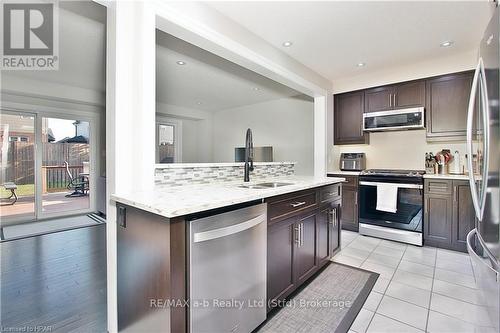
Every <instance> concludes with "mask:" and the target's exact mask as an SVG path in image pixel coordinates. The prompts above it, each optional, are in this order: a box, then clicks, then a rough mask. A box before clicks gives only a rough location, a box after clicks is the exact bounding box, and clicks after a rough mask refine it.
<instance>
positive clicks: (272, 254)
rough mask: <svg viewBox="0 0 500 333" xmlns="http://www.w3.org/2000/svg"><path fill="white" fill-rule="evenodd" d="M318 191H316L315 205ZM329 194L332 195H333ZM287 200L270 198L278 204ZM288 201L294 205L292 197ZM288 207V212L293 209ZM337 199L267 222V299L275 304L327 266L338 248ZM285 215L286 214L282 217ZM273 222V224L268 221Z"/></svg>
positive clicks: (338, 201) (338, 214)
mask: <svg viewBox="0 0 500 333" xmlns="http://www.w3.org/2000/svg"><path fill="white" fill-rule="evenodd" d="M320 193H321V192H320V191H317V198H318V200H317V201H318V202H319V201H320V200H319V197H320ZM332 193H335V191H334V192H332ZM283 200H287V197H284V198H276V199H271V200H270V201H271V203H272V202H280V203H281V204H282V205H283ZM291 200H292V201H291V202H293V203H294V205H296V203H295V201H293V200H295V199H294V197H291ZM292 208H293V206H291V208H290V209H292ZM340 209H341V199H340V196H333V197H332V200H331V201H323V202H322V203H321V205H319V207H316V208H313V209H309V210H308V211H306V212H299V213H297V214H295V215H294V216H292V217H288V218H285V219H281V220H279V221H276V219H274V220H272V219H271V217H269V219H268V229H267V297H268V299H269V304H270V305H271V306H270V308H269V310H270V309H271V308H272V307H273V305H277V303H278V301H282V300H284V299H286V297H287V296H288V295H290V294H291V293H292V292H293V291H294V290H296V289H297V288H298V287H299V286H300V285H301V284H302V283H304V282H305V281H306V280H307V279H309V278H310V277H311V276H312V275H314V273H316V272H317V271H318V270H319V269H320V268H321V267H323V266H324V265H326V264H327V263H328V262H329V260H330V258H331V257H332V255H333V254H334V253H335V251H336V250H337V249H338V248H339V245H340V233H339V226H340V216H341V214H340ZM284 215H286V214H284ZM270 221H272V222H270Z"/></svg>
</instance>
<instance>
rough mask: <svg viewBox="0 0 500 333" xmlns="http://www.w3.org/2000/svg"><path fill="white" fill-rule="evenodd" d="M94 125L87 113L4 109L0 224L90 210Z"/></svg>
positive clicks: (92, 183)
mask: <svg viewBox="0 0 500 333" xmlns="http://www.w3.org/2000/svg"><path fill="white" fill-rule="evenodd" d="M92 126H93V122H92V120H91V119H76V118H69V117H68V118H65V117H53V116H50V117H46V116H44V115H43V114H41V113H33V114H29V113H19V112H4V111H2V114H1V129H0V130H1V141H2V152H1V162H2V170H1V172H2V173H1V179H0V185H1V186H0V189H1V194H2V196H1V198H2V200H1V201H2V203H1V207H0V208H1V210H0V218H1V219H2V225H6V224H16V223H21V222H27V221H33V220H37V219H45V218H49V217H60V216H65V215H75V214H79V213H86V212H90V211H91V210H92V208H93V206H94V205H92V199H93V195H94V193H93V188H94V186H93V185H94V180H95V174H94V170H96V168H95V167H93V164H92V163H93V162H94V159H93V155H92V154H93V153H94V149H95V147H94V146H93V145H92V144H93V139H92ZM16 198H17V200H16Z"/></svg>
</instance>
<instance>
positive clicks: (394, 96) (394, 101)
mask: <svg viewBox="0 0 500 333" xmlns="http://www.w3.org/2000/svg"><path fill="white" fill-rule="evenodd" d="M392 98H393V102H392V106H394V107H396V94H395V93H394V94H392Z"/></svg>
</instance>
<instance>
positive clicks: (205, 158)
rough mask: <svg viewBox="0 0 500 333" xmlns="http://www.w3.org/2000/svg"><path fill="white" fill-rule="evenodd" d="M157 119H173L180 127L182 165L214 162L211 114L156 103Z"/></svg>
mask: <svg viewBox="0 0 500 333" xmlns="http://www.w3.org/2000/svg"><path fill="white" fill-rule="evenodd" d="M156 113H157V118H161V117H169V118H175V119H176V121H178V122H179V123H181V126H182V163H198V162H207V163H208V162H215V161H214V160H213V152H212V151H213V147H212V132H213V129H212V117H213V114H212V112H209V111H203V110H196V109H191V108H185V107H180V106H176V105H170V104H165V103H156Z"/></svg>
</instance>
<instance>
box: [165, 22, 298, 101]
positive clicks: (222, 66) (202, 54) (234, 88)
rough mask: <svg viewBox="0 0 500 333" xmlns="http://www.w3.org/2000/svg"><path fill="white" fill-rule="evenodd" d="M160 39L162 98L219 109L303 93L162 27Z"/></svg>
mask: <svg viewBox="0 0 500 333" xmlns="http://www.w3.org/2000/svg"><path fill="white" fill-rule="evenodd" d="M156 41H157V48H156V100H157V101H158V102H161V103H166V104H172V105H176V106H182V107H188V108H192V109H198V110H205V111H217V110H223V109H229V108H235V107H238V106H243V105H250V104H255V103H260V102H264V101H270V100H274V99H278V98H284V97H290V96H296V95H299V94H300V93H299V92H297V91H296V90H293V89H291V88H288V87H286V86H284V85H282V84H279V83H277V82H275V81H272V80H270V79H268V78H266V77H264V76H261V75H259V74H256V73H254V72H252V71H250V70H247V69H245V68H243V67H240V66H238V65H236V64H234V63H232V62H230V61H228V60H225V59H223V58H220V57H218V56H216V55H214V54H212V53H210V52H207V51H205V50H203V49H201V48H199V47H197V46H194V45H191V44H189V43H187V42H184V41H182V40H180V39H177V38H175V37H173V36H171V35H169V34H166V33H163V32H161V31H158V32H157V37H156ZM177 61H184V62H185V63H186V64H185V65H183V66H180V65H178V64H177Z"/></svg>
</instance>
